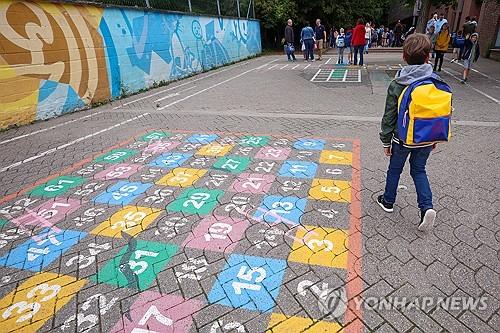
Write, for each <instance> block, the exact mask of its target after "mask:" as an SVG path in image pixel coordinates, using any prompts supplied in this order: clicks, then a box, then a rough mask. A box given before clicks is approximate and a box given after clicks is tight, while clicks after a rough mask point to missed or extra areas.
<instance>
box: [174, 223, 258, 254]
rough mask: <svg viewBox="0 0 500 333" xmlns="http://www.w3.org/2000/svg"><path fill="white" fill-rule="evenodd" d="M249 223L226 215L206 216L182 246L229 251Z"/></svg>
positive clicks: (232, 248)
mask: <svg viewBox="0 0 500 333" xmlns="http://www.w3.org/2000/svg"><path fill="white" fill-rule="evenodd" d="M249 225H250V223H249V222H248V221H246V220H239V219H233V218H231V217H227V216H218V215H213V216H207V217H205V218H204V219H203V220H202V221H201V222H200V224H199V225H198V226H197V227H196V228H194V230H193V232H192V233H191V234H190V235H189V236H188V238H187V239H186V240H185V241H184V243H182V245H183V246H188V247H192V248H197V249H202V250H211V251H217V252H225V253H230V252H232V251H233V250H234V248H235V247H236V245H237V244H238V241H239V240H240V239H241V238H243V235H244V233H245V230H246V229H247V228H248V226H249Z"/></svg>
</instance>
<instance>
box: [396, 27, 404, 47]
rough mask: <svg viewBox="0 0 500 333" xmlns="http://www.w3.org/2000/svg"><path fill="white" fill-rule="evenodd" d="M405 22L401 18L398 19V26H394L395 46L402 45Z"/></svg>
mask: <svg viewBox="0 0 500 333" xmlns="http://www.w3.org/2000/svg"><path fill="white" fill-rule="evenodd" d="M403 29H404V27H403V24H402V23H401V20H398V23H396V26H395V27H394V39H395V42H394V44H395V45H394V46H396V47H400V46H401V37H402V36H403Z"/></svg>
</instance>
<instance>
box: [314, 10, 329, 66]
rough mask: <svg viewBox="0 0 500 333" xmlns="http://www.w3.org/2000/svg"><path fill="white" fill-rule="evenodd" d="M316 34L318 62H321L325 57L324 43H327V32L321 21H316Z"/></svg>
mask: <svg viewBox="0 0 500 333" xmlns="http://www.w3.org/2000/svg"><path fill="white" fill-rule="evenodd" d="M314 34H315V36H316V48H317V49H318V60H321V57H322V56H323V42H325V41H326V30H325V26H324V25H322V24H321V20H320V19H317V20H316V26H315V27H314Z"/></svg>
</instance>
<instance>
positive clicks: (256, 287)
mask: <svg viewBox="0 0 500 333" xmlns="http://www.w3.org/2000/svg"><path fill="white" fill-rule="evenodd" d="M286 267H287V264H286V261H284V260H279V259H271V258H262V257H255V256H245V255H240V254H233V255H231V256H230V257H229V260H228V262H227V264H226V265H225V267H224V268H223V269H222V271H221V272H220V273H219V275H218V276H217V279H216V280H215V283H214V285H213V287H212V290H211V291H210V294H209V295H208V301H209V302H210V303H212V304H213V303H217V304H222V305H226V306H229V307H233V308H244V309H248V310H258V311H262V312H270V311H272V310H273V308H274V306H275V305H276V298H277V297H278V294H279V289H280V287H281V283H282V281H283V276H284V273H285V269H286Z"/></svg>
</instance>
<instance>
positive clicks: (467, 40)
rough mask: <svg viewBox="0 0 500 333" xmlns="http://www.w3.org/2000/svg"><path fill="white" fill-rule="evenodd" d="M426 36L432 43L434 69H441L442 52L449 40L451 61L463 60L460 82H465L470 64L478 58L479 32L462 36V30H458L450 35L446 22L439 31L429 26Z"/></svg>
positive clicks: (444, 51)
mask: <svg viewBox="0 0 500 333" xmlns="http://www.w3.org/2000/svg"><path fill="white" fill-rule="evenodd" d="M427 37H428V38H429V40H430V41H431V43H432V58H435V61H434V71H441V68H442V66H443V59H444V54H445V53H446V52H447V51H448V46H449V45H450V41H451V44H452V47H453V51H452V59H451V62H459V61H460V60H463V67H464V71H463V75H462V80H461V81H460V82H461V83H462V84H465V83H466V82H467V80H468V77H469V71H470V69H471V68H472V64H473V63H474V62H476V61H477V60H478V59H479V55H480V51H479V43H478V38H479V34H478V33H476V32H472V33H470V34H467V35H465V36H464V35H463V33H462V31H458V32H457V33H456V34H454V35H453V36H452V35H450V32H449V27H448V23H445V24H443V25H442V27H441V29H440V31H439V32H436V31H435V27H434V26H430V27H429V28H428V30H427Z"/></svg>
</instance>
